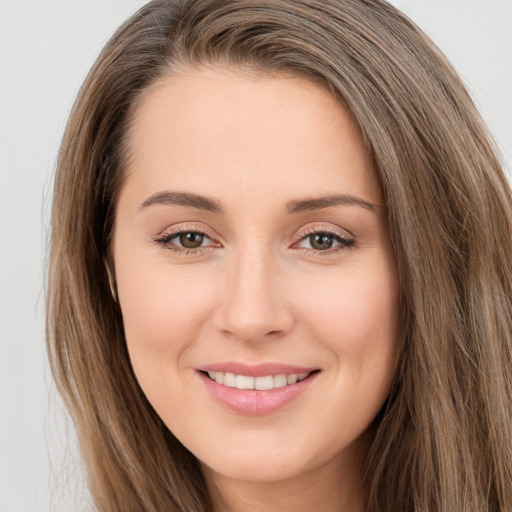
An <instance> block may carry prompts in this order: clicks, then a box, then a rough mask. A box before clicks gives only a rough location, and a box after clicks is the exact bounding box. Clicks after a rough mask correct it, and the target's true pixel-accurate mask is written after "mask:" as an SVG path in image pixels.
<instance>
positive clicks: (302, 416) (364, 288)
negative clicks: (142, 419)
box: [113, 67, 399, 512]
mask: <svg viewBox="0 0 512 512" xmlns="http://www.w3.org/2000/svg"><path fill="white" fill-rule="evenodd" d="M130 136H131V141H132V149H133V154H132V157H131V160H130V163H129V167H128V170H127V179H126V181H125V183H124V185H123V188H122V189H121V191H120V195H119V202H118V210H117V216H116V225H115V232H114V238H113V256H114V266H115V276H116V282H117V291H118V295H119V303H120V306H121V309H122V313H123V319H124V327H125V334H126V342H127V346H128V350H129V354H130V358H131V361H132V364H133V368H134V371H135V374H136V376H137V379H138V381H139V383H140V385H141V387H142V389H143V391H144V392H145V394H146V395H147V397H148V399H149V401H150V402H151V404H152V405H153V407H154V408H155V410H156V411H157V413H158V414H159V415H160V416H161V418H162V420H163V421H164V422H165V424H166V425H167V426H168V428H169V429H170V430H171V431H172V432H173V433H174V434H175V435H176V437H177V438H178V439H180V441H181V442H182V443H183V444H184V445H185V446H186V447H187V448H188V449H189V450H190V451H191V452H192V453H193V454H194V455H195V456H196V457H197V458H198V459H199V461H200V463H201V466H202V469H203V472H204V475H205V478H206V481H207V485H208V487H209V489H210V492H211V494H212V496H213V500H214V504H215V507H216V509H217V510H223V511H229V510H236V511H249V510H250V511H251V512H254V511H259V510H265V511H269V510H279V511H285V512H286V511H288V510H289V511H292V510H293V511H294V512H297V511H311V510H316V511H339V510H344V511H354V512H357V511H362V510H363V509H364V501H365V487H364V484H363V480H362V478H361V474H360V473H361V465H362V462H363V461H364V458H365V455H366V453H367V450H368V444H369V442H370V441H371V434H370V431H369V429H368V427H369V425H370V424H371V423H372V420H373V419H374V418H375V416H376V414H377V413H378V411H379V410H380V408H381V407H382V405H383V403H384V401H385V399H386V397H387V396H388V394H389V390H390V386H391V383H392V380H393V375H394V370H395V366H396V359H397V346H398V338H399V320H398V319H399V306H398V304H399V283H398V278H397V271H396V266H395V261H394V257H393V252H392V249H391V244H390V239H389V234H388V229H387V226H386V220H385V209H384V208H383V207H382V206H380V205H382V204H383V197H382V191H381V189H380V186H379V183H378V181H377V180H376V178H375V175H374V172H373V169H372V166H371V161H370V159H369V156H368V153H367V151H366V150H365V147H364V144H363V141H362V138H361V135H360V133H359V131H358V129H357V128H356V126H355V124H354V123H353V122H352V121H351V119H350V118H349V116H348V115H347V114H346V112H345V111H344V110H343V109H342V107H341V106H340V105H339V104H338V103H337V102H336V101H335V99H334V98H333V97H332V96H331V94H330V93H329V92H327V91H326V90H324V89H322V88H320V87H319V86H318V85H315V84H312V83H310V82H307V81H305V80H303V79H301V78H297V77H290V76H265V77H262V76H258V77H256V76H251V75H249V74H248V73H245V74H244V73H241V72H238V71H234V70H227V69H223V68H212V67H210V68H201V69H187V70H184V71H181V72H180V73H179V74H177V75H174V76H169V77H167V78H165V79H164V80H162V81H161V82H159V83H158V84H157V85H155V86H154V87H152V88H151V89H149V90H148V91H147V92H146V94H145V95H144V96H143V98H142V100H141V101H140V103H139V104H138V106H137V109H136V111H135V113H134V118H133V125H132V128H131V132H130ZM162 191H172V192H176V191H178V192H186V193H194V194H201V195H204V196H207V197H209V198H213V199H214V200H215V201H216V202H218V203H219V204H220V205H221V206H222V208H223V210H224V211H223V213H219V212H215V211H206V210H204V209H201V208H197V207H194V206H190V205H179V204H170V203H165V202H159V201H158V200H155V199H154V198H155V194H158V193H160V192H162ZM333 194H344V195H350V196H353V197H355V198H358V199H360V200H364V201H366V202H367V203H370V204H373V205H379V206H374V207H365V206H361V205H358V204H331V205H330V206H324V207H322V208H317V209H314V210H305V211H300V212H295V213H286V206H287V205H288V204H289V202H290V201H301V200H304V199H312V198H318V197H325V196H331V195H333ZM148 198H153V204H151V205H148ZM155 201H156V202H155ZM149 202H151V201H149ZM144 203H146V205H145V206H143V207H142V206H141V205H143V204H144ZM317 206H318V205H317ZM176 231H182V232H203V233H205V234H206V235H207V236H206V237H204V238H203V241H202V247H200V251H199V252H197V251H196V252H194V251H192V252H191V251H190V250H188V251H187V250H186V249H183V246H180V238H179V236H177V235H176V234H175V233H176ZM318 232H329V233H334V234H335V236H338V237H341V238H345V239H349V240H351V244H352V245H344V244H343V243H340V242H339V241H337V239H336V238H332V237H331V238H329V239H328V242H329V243H328V244H327V245H329V244H330V243H332V246H331V247H330V248H329V249H325V246H320V247H321V248H320V249H319V248H318V247H319V246H318V245H314V240H313V239H312V237H311V236H310V235H311V233H318ZM169 233H172V234H173V236H174V238H172V239H171V240H169V238H170V235H169ZM165 234H167V235H169V236H167V239H166V240H167V241H166V243H165V244H163V243H158V242H156V241H155V240H158V239H160V240H162V236H163V235H165ZM173 249H174V250H173ZM220 361H241V362H244V363H246V364H257V363H261V362H268V361H272V362H278V363H286V364H292V365H300V366H306V367H314V368H318V369H319V370H321V371H320V373H319V374H318V375H317V376H316V378H315V379H314V381H313V382H312V383H311V385H310V386H309V387H308V388H307V390H306V391H305V392H304V393H302V394H301V395H300V396H299V397H298V398H297V399H296V400H294V401H292V402H291V403H289V404H287V405H285V406H284V407H282V408H281V409H279V410H278V411H275V412H273V413H270V414H264V415H259V416H250V415H244V414H240V413H236V412H233V411H232V410H229V409H228V408H227V407H225V406H224V405H222V404H220V403H219V402H217V401H216V400H214V399H213V398H212V396H211V395H210V393H209V392H208V390H207V389H206V387H205V385H204V383H203V381H202V380H201V379H200V378H199V376H198V372H197V369H198V368H200V367H201V366H202V365H206V364H210V363H215V362H220Z"/></svg>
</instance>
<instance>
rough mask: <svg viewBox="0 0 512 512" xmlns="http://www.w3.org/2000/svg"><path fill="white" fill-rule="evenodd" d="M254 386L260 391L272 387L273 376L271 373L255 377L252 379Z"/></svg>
mask: <svg viewBox="0 0 512 512" xmlns="http://www.w3.org/2000/svg"><path fill="white" fill-rule="evenodd" d="M254 388H255V389H259V390H260V391H266V390H268V389H273V388H274V378H273V377H272V375H266V376H265V377H256V378H255V379H254Z"/></svg>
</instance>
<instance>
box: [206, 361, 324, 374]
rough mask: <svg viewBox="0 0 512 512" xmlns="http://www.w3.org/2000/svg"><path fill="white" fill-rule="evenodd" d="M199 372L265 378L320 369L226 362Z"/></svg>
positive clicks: (214, 364)
mask: <svg viewBox="0 0 512 512" xmlns="http://www.w3.org/2000/svg"><path fill="white" fill-rule="evenodd" d="M198 370H200V371H206V372H224V373H227V372H229V373H234V374H235V375H247V376H249V377H264V376H266V375H281V374H286V375H290V374H293V373H297V374H299V373H310V372H312V371H315V370H319V368H315V367H312V366H295V365H291V364H282V363H273V362H268V363H260V364H255V365H249V364H246V363H241V362H237V361H226V362H222V363H212V364H207V365H205V366H201V367H200V368H198Z"/></svg>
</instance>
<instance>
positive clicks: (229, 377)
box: [215, 372, 236, 388]
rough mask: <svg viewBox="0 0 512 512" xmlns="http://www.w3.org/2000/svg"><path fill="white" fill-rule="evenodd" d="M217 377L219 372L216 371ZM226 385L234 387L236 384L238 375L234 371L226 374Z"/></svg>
mask: <svg viewBox="0 0 512 512" xmlns="http://www.w3.org/2000/svg"><path fill="white" fill-rule="evenodd" d="M215 377H217V373H215ZM224 386H228V388H234V387H235V386H236V377H235V374H234V373H229V372H226V373H225V374H224Z"/></svg>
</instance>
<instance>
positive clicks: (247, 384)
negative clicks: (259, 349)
mask: <svg viewBox="0 0 512 512" xmlns="http://www.w3.org/2000/svg"><path fill="white" fill-rule="evenodd" d="M235 387H236V388H238V389H254V377H247V376H245V375H237V376H236V379H235Z"/></svg>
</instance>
